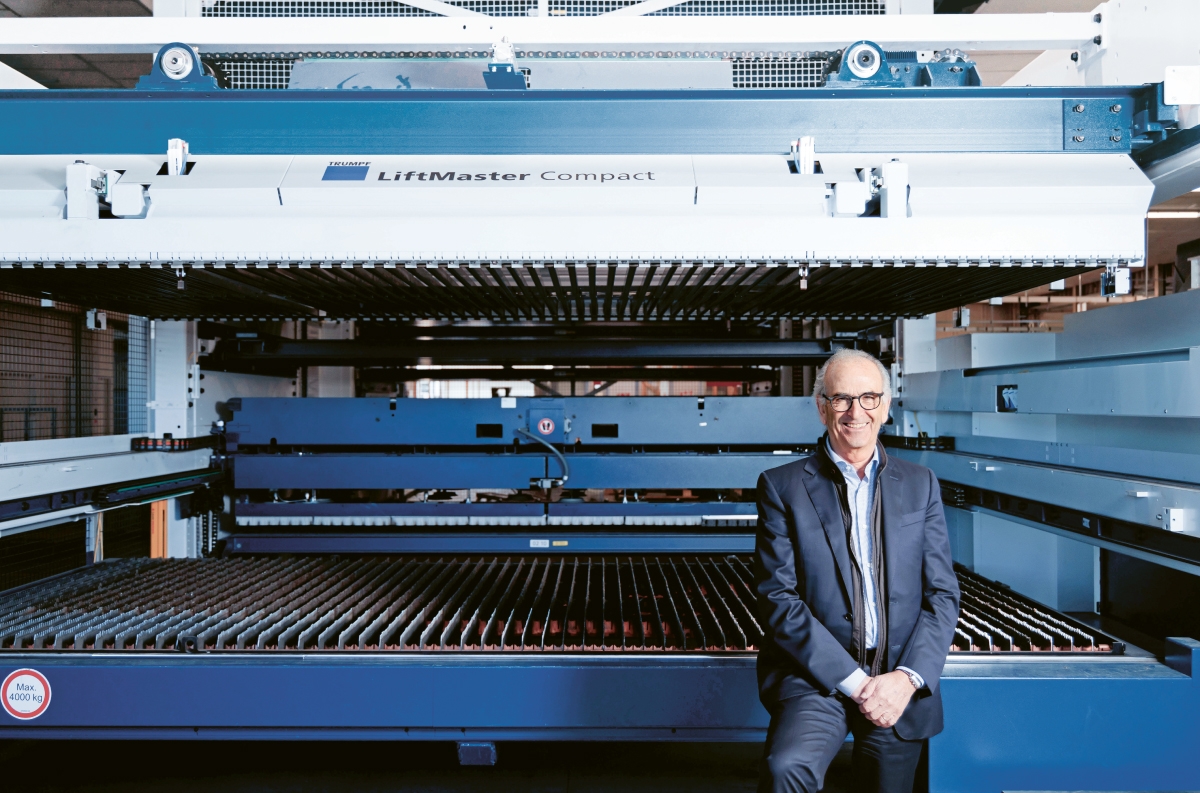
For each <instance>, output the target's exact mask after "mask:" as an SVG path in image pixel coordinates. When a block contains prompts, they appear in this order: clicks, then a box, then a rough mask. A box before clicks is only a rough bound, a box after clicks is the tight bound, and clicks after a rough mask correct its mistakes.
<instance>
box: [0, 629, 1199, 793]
mask: <svg viewBox="0 0 1200 793" xmlns="http://www.w3.org/2000/svg"><path fill="white" fill-rule="evenodd" d="M1194 654H1195V651H1194V650H1193V655H1194ZM4 662H5V663H4V664H3V665H0V676H6V675H7V674H8V673H9V672H11V671H13V670H15V669H18V668H32V669H35V670H37V671H38V672H40V673H41V674H43V675H45V677H46V679H47V680H48V681H49V683H50V685H51V688H52V692H53V695H52V698H51V702H50V705H49V707H48V709H47V710H46V712H45V713H44V714H43V715H42V716H40V717H38V718H37V719H35V720H32V721H28V722H20V721H18V720H16V719H14V718H13V717H11V716H9V715H7V714H4V713H2V712H0V738H76V737H88V738H103V737H117V736H119V737H158V738H185V737H186V738H201V739H206V738H241V739H246V738H275V739H278V738H284V737H286V738H292V739H303V738H354V739H362V738H386V739H404V738H410V739H413V738H415V739H431V738H441V739H444V740H445V739H453V738H455V737H457V738H459V739H460V740H461V738H462V737H463V736H466V737H468V738H476V739H492V740H495V739H503V738H511V739H522V738H524V739H539V740H547V739H548V740H572V739H579V738H593V739H610V740H620V739H649V740H653V739H659V740H751V741H759V740H762V738H763V735H764V732H765V728H766V726H767V722H768V717H767V713H766V712H765V711H764V710H763V708H762V707H761V705H759V703H758V699H757V686H756V683H755V674H754V659H753V658H752V657H750V656H733V657H702V656H659V657H647V656H628V655H625V656H622V655H616V656H604V657H596V656H591V657H581V656H568V655H562V656H557V657H549V656H544V655H540V654H538V655H533V654H524V655H522V656H520V657H519V658H512V657H504V656H498V655H494V656H485V655H475V656H464V655H457V654H456V655H442V656H436V655H433V654H421V655H414V656H397V655H387V656H384V655H375V656H365V655H364V656H351V657H348V656H346V655H344V654H336V655H335V654H334V653H329V654H312V653H310V654H306V655H300V654H296V655H279V654H272V655H270V656H266V657H264V656H252V655H250V654H229V653H221V654H218V653H209V654H198V655H176V654H161V655H155V656H149V657H147V656H143V655H140V654H138V655H133V654H127V655H122V656H116V655H108V656H105V655H93V656H89V657H75V656H71V655H68V654H57V655H56V654H52V653H16V654H9V653H6V654H5V656H4ZM941 689H942V692H943V696H944V697H945V703H946V729H945V731H944V732H943V733H941V734H940V735H938V736H936V737H935V738H933V739H932V740H931V742H930V748H929V782H930V785H929V789H930V791H931V793H950V792H951V791H953V792H954V793H995V791H997V790H1036V789H1056V790H1079V789H1089V790H1196V789H1200V764H1197V763H1196V762H1195V757H1194V755H1195V747H1196V746H1197V745H1198V744H1200V723H1198V722H1197V720H1196V719H1195V717H1194V716H1195V713H1196V712H1197V708H1198V707H1200V681H1197V680H1196V679H1195V678H1194V677H1191V676H1189V675H1187V674H1182V673H1179V672H1175V671H1172V670H1171V669H1170V668H1168V667H1166V666H1164V665H1162V664H1159V663H1157V662H1156V661H1154V660H1153V659H1145V660H1142V659H1133V658H1130V659H1114V662H1110V663H1105V662H1098V661H1086V660H1082V659H1064V660H1063V661H1061V662H1055V661H1050V660H1038V661H1031V662H1025V663H1011V662H1008V663H1006V662H998V663H991V662H984V663H976V662H974V659H969V660H960V659H956V658H952V659H951V660H950V663H949V664H948V665H947V668H946V673H945V675H944V677H943V679H942V681H941Z"/></svg>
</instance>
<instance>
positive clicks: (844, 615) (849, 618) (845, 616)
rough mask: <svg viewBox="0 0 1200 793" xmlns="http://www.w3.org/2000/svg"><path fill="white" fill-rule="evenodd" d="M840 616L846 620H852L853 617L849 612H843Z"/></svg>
mask: <svg viewBox="0 0 1200 793" xmlns="http://www.w3.org/2000/svg"><path fill="white" fill-rule="evenodd" d="M842 617H843V618H844V619H845V620H846V622H854V617H852V616H851V615H849V614H843V615H842Z"/></svg>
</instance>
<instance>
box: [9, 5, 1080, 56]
mask: <svg viewBox="0 0 1200 793" xmlns="http://www.w3.org/2000/svg"><path fill="white" fill-rule="evenodd" d="M1099 29H1100V26H1099V24H1097V23H1096V22H1094V21H1093V17H1092V15H1091V14H1003V15H1000V14H997V15H991V14H989V15H974V14H945V15H937V16H927V15H912V16H905V15H886V16H807V17H774V16H773V17H749V16H746V17H698V16H697V17H691V16H679V17H646V16H638V17H620V16H617V17H612V16H610V15H602V16H596V17H481V16H471V17H454V18H449V17H418V18H375V17H371V18H277V17H271V18H205V17H202V18H193V17H136V18H135V17H87V18H73V17H44V18H22V19H4V20H0V54H23V55H29V54H56V53H81V54H82V53H104V52H145V53H153V52H156V51H157V50H158V49H159V48H160V47H162V46H163V45H164V44H168V43H170V42H173V41H185V42H187V43H189V44H191V45H193V46H195V47H197V48H198V49H199V50H200V52H201V53H206V52H221V53H246V52H253V53H303V52H367V53H369V52H392V51H397V50H405V49H418V50H461V49H468V50H472V49H473V50H487V49H490V48H491V47H492V46H493V45H494V44H495V43H496V42H498V41H500V40H501V38H502V37H505V36H507V37H508V39H509V40H510V41H511V42H512V43H513V45H514V46H516V47H518V48H523V49H525V50H530V49H533V50H547V49H548V50H568V51H570V50H579V49H581V48H582V49H586V50H592V49H613V50H623V49H627V48H631V47H633V48H641V49H646V48H649V49H657V48H666V49H672V50H686V51H691V50H707V51H712V50H718V51H720V50H747V49H750V50H796V49H802V50H803V49H810V50H828V49H841V48H842V47H844V46H846V45H847V44H849V43H851V42H854V41H858V40H860V39H868V40H870V41H874V42H876V43H878V44H880V45H882V46H883V47H884V48H885V49H891V50H920V49H940V48H945V47H951V48H959V49H985V50H1006V49H1008V50H1046V49H1069V48H1075V47H1079V46H1082V45H1083V44H1084V43H1085V42H1088V41H1091V40H1092V38H1093V37H1094V36H1096V35H1098V34H1099Z"/></svg>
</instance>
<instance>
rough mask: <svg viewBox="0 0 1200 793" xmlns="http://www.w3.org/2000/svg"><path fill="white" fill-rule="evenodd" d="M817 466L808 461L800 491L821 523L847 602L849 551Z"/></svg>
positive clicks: (830, 488) (832, 493)
mask: <svg viewBox="0 0 1200 793" xmlns="http://www.w3.org/2000/svg"><path fill="white" fill-rule="evenodd" d="M820 466H821V464H820V461H819V455H815V454H814V455H813V456H812V457H810V458H808V464H807V465H805V466H804V473H805V476H804V488H805V490H807V491H808V497H809V499H810V500H811V501H812V505H813V509H815V510H816V512H817V517H818V518H820V519H821V527H822V528H824V529H825V538H826V539H827V540H828V541H829V550H830V551H832V552H833V559H834V561H835V562H836V563H837V569H838V574H839V577H840V578H841V580H842V593H843V594H845V595H846V597H847V599H849V598H850V582H851V581H853V579H852V578H851V573H850V549H849V548H847V547H846V525H845V523H844V522H843V521H842V508H841V505H839V504H838V496H837V490H836V489H835V488H834V484H833V482H832V481H830V480H829V478H828V477H826V476H822V475H821V470H820ZM885 525H886V524H885Z"/></svg>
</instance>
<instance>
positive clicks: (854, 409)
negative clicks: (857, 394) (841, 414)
mask: <svg viewBox="0 0 1200 793" xmlns="http://www.w3.org/2000/svg"><path fill="white" fill-rule="evenodd" d="M867 417H868V414H867V411H865V410H863V409H862V405H860V404H858V400H857V399H855V400H854V401H853V402H851V403H850V409H849V410H847V411H846V418H848V419H849V420H851V421H864V420H866V418H867Z"/></svg>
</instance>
